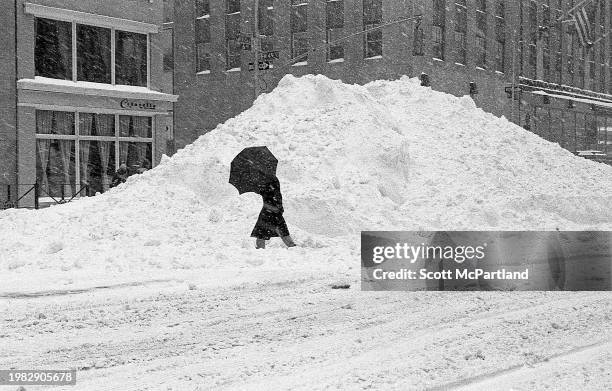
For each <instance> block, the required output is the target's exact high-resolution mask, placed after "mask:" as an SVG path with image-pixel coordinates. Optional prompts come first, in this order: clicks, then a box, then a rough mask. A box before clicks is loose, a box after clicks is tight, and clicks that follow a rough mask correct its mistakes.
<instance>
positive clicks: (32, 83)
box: [17, 76, 178, 102]
mask: <svg viewBox="0 0 612 391" xmlns="http://www.w3.org/2000/svg"><path fill="white" fill-rule="evenodd" d="M17 88H19V89H20V90H35V91H46V92H63V93H69V94H81V95H93V96H108V97H113V98H132V99H148V100H157V101H166V102H176V101H177V100H178V95H173V94H165V93H163V92H159V91H154V90H151V89H149V88H146V87H136V86H126V85H112V84H102V83H92V82H86V81H77V82H74V81H71V80H59V79H51V78H47V77H41V76H36V77H35V78H34V79H20V80H19V81H18V82H17Z"/></svg>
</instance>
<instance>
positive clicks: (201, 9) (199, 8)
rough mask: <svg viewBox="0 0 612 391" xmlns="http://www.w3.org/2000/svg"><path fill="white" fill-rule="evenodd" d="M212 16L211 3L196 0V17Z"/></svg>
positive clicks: (206, 0)
mask: <svg viewBox="0 0 612 391" xmlns="http://www.w3.org/2000/svg"><path fill="white" fill-rule="evenodd" d="M204 15H210V1H209V0H196V17H199V16H204Z"/></svg>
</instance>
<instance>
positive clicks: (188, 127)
mask: <svg viewBox="0 0 612 391" xmlns="http://www.w3.org/2000/svg"><path fill="white" fill-rule="evenodd" d="M256 1H257V3H258V5H259V7H258V13H257V19H258V20H259V23H258V25H259V26H258V30H259V31H258V32H259V34H260V39H259V41H260V43H259V45H258V46H257V49H258V50H259V51H261V52H272V54H276V53H274V52H275V51H277V52H278V58H277V59H274V60H273V61H272V62H271V63H272V68H271V69H267V70H262V71H260V72H255V71H252V70H249V63H251V64H254V57H255V54H254V50H253V45H250V46H251V47H250V48H249V44H248V43H249V42H248V41H249V39H250V38H249V37H251V36H252V35H253V32H254V28H253V27H254V24H255V16H256V15H255V13H254V9H255V7H256V6H255V3H256ZM581 3H584V5H585V10H586V12H587V14H588V16H589V29H590V31H591V35H590V37H589V39H590V42H589V43H588V44H586V45H585V44H584V43H582V42H580V41H579V40H578V36H577V31H576V28H575V27H574V26H575V23H573V22H568V20H570V19H571V17H570V16H569V13H568V11H572V8H574V7H575V6H576V5H578V6H581ZM175 5H176V7H175V12H174V21H175V23H174V25H175V29H174V60H175V63H174V82H175V92H176V93H177V94H178V95H179V96H180V99H179V102H178V104H177V105H176V109H175V113H176V117H175V129H176V139H177V140H176V141H177V144H178V146H179V147H180V146H184V145H186V144H188V143H190V142H191V141H193V140H194V139H195V138H196V137H197V136H198V135H200V134H202V133H204V132H206V131H209V130H211V129H213V128H214V127H215V126H216V125H217V124H219V123H221V122H223V121H225V120H227V119H228V118H230V117H233V116H235V115H236V114H238V113H239V112H241V111H243V110H245V109H247V108H248V107H249V106H250V105H251V104H252V101H253V99H254V97H255V83H256V82H255V80H256V78H257V80H259V81H258V83H259V84H260V89H261V90H264V91H269V90H271V89H272V88H273V87H274V86H275V85H276V83H277V82H278V80H280V78H282V76H283V75H284V74H287V73H291V74H294V75H303V74H308V73H320V74H325V75H327V76H329V77H331V78H335V79H341V80H343V81H345V82H347V83H360V84H361V83H366V82H368V81H371V80H375V79H393V78H398V77H400V76H401V75H408V76H418V75H420V74H421V73H426V74H427V75H429V79H430V81H431V86H432V88H434V89H436V90H440V91H445V92H448V93H451V94H454V95H466V94H471V95H472V97H473V98H474V101H475V102H476V104H477V105H478V106H479V107H481V108H483V109H484V110H486V111H488V112H491V113H494V114H496V115H505V116H506V117H507V118H509V119H511V120H512V121H514V122H516V123H519V124H521V125H522V126H524V127H525V128H528V129H530V130H532V131H533V132H536V133H537V134H539V135H541V136H542V137H545V138H548V139H550V140H553V141H556V142H559V143H560V144H561V145H562V146H564V147H566V148H568V149H570V150H572V151H575V150H582V149H599V150H603V151H606V150H607V152H608V154H612V131H611V130H612V96H611V95H610V94H612V83H611V80H612V75H611V68H610V63H611V57H612V51H611V47H612V39H610V34H609V32H610V29H611V24H612V19H611V12H612V11H611V8H610V7H611V6H610V0H592V1H586V2H583V1H582V0H580V1H579V0H538V1H535V0H533V1H530V0H175ZM580 8H581V7H579V9H580ZM396 21H398V22H397V23H395V22H396ZM377 26H383V27H381V28H380V29H375V27H377ZM342 37H348V38H346V39H343V40H341V41H339V42H338V41H337V40H338V39H339V38H342ZM334 41H336V42H334ZM252 42H255V41H252ZM329 43H331V45H328V44H329ZM591 43H592V44H591ZM243 44H246V45H243ZM583 45H584V46H583ZM256 74H257V76H256ZM470 83H471V84H470ZM513 90H514V93H513V92H512V91H513ZM513 98H514V99H513ZM519 98H520V99H519Z"/></svg>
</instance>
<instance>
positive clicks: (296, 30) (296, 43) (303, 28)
mask: <svg viewBox="0 0 612 391" xmlns="http://www.w3.org/2000/svg"><path fill="white" fill-rule="evenodd" d="M291 58H292V59H295V60H296V62H306V61H308V2H307V0H291Z"/></svg>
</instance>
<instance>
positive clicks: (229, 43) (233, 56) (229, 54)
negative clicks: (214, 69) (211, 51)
mask: <svg viewBox="0 0 612 391" xmlns="http://www.w3.org/2000/svg"><path fill="white" fill-rule="evenodd" d="M225 4H226V14H225V69H227V70H229V69H240V67H241V61H240V60H241V53H242V46H241V45H240V41H239V40H240V22H241V21H242V17H241V15H240V0H226V3H225Z"/></svg>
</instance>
